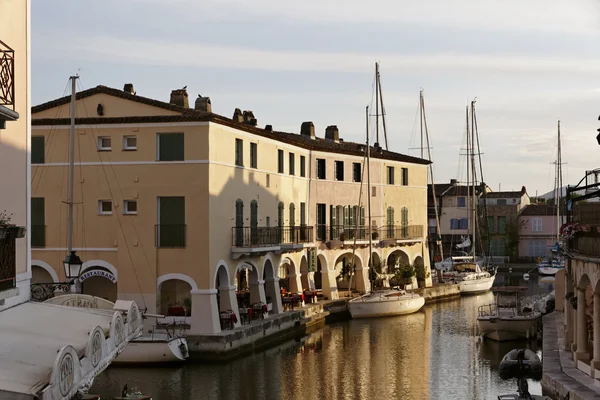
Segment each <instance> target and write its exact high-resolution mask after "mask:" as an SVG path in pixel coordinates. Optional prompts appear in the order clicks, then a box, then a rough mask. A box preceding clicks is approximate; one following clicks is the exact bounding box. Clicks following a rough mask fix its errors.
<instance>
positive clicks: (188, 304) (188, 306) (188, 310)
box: [183, 297, 192, 317]
mask: <svg viewBox="0 0 600 400" xmlns="http://www.w3.org/2000/svg"><path fill="white" fill-rule="evenodd" d="M183 308H185V316H186V317H189V316H190V315H192V299H190V298H189V297H186V298H185V299H183Z"/></svg>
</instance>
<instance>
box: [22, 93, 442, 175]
mask: <svg viewBox="0 0 600 400" xmlns="http://www.w3.org/2000/svg"><path fill="white" fill-rule="evenodd" d="M98 93H105V94H109V95H112V96H116V97H120V98H123V99H126V100H131V101H136V102H139V103H143V104H148V105H151V106H155V107H161V108H164V109H168V110H172V111H180V112H181V114H180V115H154V116H131V117H111V118H108V117H106V118H105V117H91V118H76V120H75V123H76V124H77V125H99V124H140V123H159V122H160V123H169V122H194V121H198V122H200V121H210V122H213V123H217V124H220V125H225V126H229V127H232V128H235V129H239V130H242V131H246V132H249V133H252V134H255V135H258V136H262V137H266V138H270V139H273V140H278V141H281V142H284V143H289V144H292V145H295V146H298V147H301V148H304V149H307V150H315V151H323V152H329V153H339V154H347V155H354V156H363V155H364V150H363V149H364V147H365V145H364V144H361V143H354V142H346V141H340V142H339V143H335V142H334V141H331V140H326V139H321V138H315V139H311V138H310V137H307V136H303V135H300V134H296V133H287V132H276V131H267V130H264V129H261V128H257V127H254V126H250V125H248V124H245V123H241V122H236V121H233V120H232V119H230V118H227V117H224V116H221V115H218V114H214V113H206V112H201V111H196V110H194V109H191V108H184V107H179V106H175V105H172V104H169V103H164V102H162V101H158V100H153V99H149V98H146V97H141V96H138V95H132V94H129V93H126V92H124V91H122V90H118V89H113V88H109V87H106V86H96V87H95V88H92V89H88V90H85V91H83V92H80V93H77V99H81V98H85V97H89V96H92V95H94V94H98ZM69 102H70V96H67V97H62V98H60V99H57V100H53V101H49V102H47V103H44V104H40V105H38V106H35V107H32V113H36V112H40V111H43V110H47V109H49V108H52V107H56V106H59V105H62V104H67V103H69ZM70 123H71V121H70V119H69V118H38V119H36V118H35V116H32V121H31V124H32V125H34V126H43V125H49V126H52V125H69V124H70ZM371 157H372V158H378V159H384V160H393V161H400V162H408V163H413V164H422V165H428V164H430V163H431V162H430V161H428V160H425V159H422V158H418V157H412V156H408V155H405V154H400V153H395V152H392V151H387V150H380V151H378V150H376V149H375V148H374V147H371Z"/></svg>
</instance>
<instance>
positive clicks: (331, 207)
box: [329, 206, 337, 226]
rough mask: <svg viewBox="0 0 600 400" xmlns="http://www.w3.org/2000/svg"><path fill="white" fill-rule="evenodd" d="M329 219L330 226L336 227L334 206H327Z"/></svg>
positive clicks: (335, 209)
mask: <svg viewBox="0 0 600 400" xmlns="http://www.w3.org/2000/svg"><path fill="white" fill-rule="evenodd" d="M329 219H330V220H331V226H335V225H337V208H336V207H335V206H329Z"/></svg>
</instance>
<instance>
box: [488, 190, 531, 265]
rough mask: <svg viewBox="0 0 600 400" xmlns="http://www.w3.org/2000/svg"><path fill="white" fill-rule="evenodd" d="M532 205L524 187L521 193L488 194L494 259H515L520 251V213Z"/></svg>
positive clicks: (489, 223)
mask: <svg viewBox="0 0 600 400" xmlns="http://www.w3.org/2000/svg"><path fill="white" fill-rule="evenodd" d="M530 203H531V201H530V199H529V196H528V195H527V190H526V189H525V187H524V186H523V187H522V188H521V190H519V191H507V192H488V193H487V194H486V198H485V205H486V213H487V215H486V218H487V221H485V222H486V224H487V226H488V230H489V235H490V238H489V240H490V244H489V246H490V251H491V254H492V256H493V257H498V258H505V259H506V258H507V257H510V258H511V259H513V260H514V259H515V258H517V256H518V251H519V234H520V231H521V227H520V226H519V213H520V212H521V210H522V209H523V208H525V207H526V206H528V205H529V204H530Z"/></svg>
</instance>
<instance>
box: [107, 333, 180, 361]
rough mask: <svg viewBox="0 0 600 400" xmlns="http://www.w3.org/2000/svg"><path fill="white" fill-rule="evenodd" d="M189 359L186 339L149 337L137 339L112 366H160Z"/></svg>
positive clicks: (130, 343)
mask: <svg viewBox="0 0 600 400" xmlns="http://www.w3.org/2000/svg"><path fill="white" fill-rule="evenodd" d="M187 357H188V346H187V340H186V339H185V338H182V337H179V338H171V339H158V340H152V338H150V337H147V336H141V337H140V338H138V339H135V340H133V341H131V342H129V344H128V345H127V347H125V349H124V350H123V352H122V353H121V354H119V356H118V357H117V358H116V359H115V360H114V361H113V362H112V364H116V365H118V364H154V363H156V364H158V363H172V362H182V361H185V360H186V358H187Z"/></svg>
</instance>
